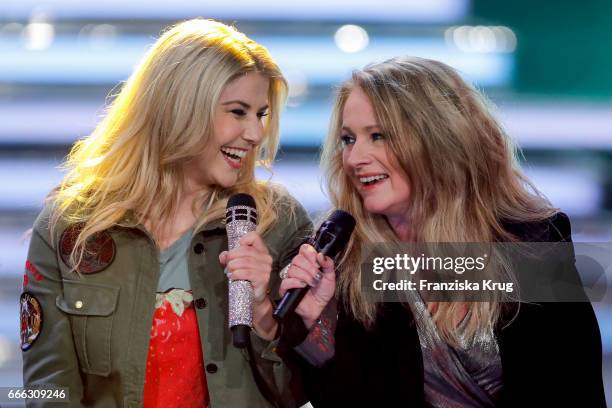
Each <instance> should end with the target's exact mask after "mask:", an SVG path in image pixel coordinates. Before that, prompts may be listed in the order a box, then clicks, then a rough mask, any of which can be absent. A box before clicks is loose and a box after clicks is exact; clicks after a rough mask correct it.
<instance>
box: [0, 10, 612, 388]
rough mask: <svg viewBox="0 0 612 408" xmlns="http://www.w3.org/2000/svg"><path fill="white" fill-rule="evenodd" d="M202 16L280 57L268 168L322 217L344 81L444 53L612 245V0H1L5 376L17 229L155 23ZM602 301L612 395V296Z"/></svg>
mask: <svg viewBox="0 0 612 408" xmlns="http://www.w3.org/2000/svg"><path fill="white" fill-rule="evenodd" d="M198 16H201V17H211V18H217V19H220V20H222V21H224V22H226V23H234V24H235V25H236V26H237V27H238V29H240V30H241V31H244V32H246V33H247V34H248V35H249V36H252V37H253V38H254V39H256V40H257V41H259V42H261V43H262V44H263V45H265V46H267V47H268V49H269V50H270V52H271V53H272V55H273V57H275V58H276V59H277V61H278V62H279V63H280V66H281V68H282V69H283V71H284V73H285V74H286V76H287V78H288V79H289V81H290V100H289V104H288V107H287V109H286V111H285V113H284V115H283V117H282V137H281V142H282V148H281V153H280V155H279V159H278V162H277V164H276V167H275V173H274V175H273V179H274V180H277V181H280V182H282V183H284V184H286V185H287V186H288V187H289V189H290V191H291V192H292V193H293V194H294V195H295V196H296V197H297V198H298V199H300V200H301V201H302V203H304V205H305V206H306V207H307V208H308V209H309V211H311V212H312V213H313V214H316V213H317V212H318V211H321V210H322V209H325V208H326V206H327V200H326V197H325V195H324V194H323V192H322V189H321V187H320V185H321V183H320V181H321V180H320V176H319V171H318V167H317V155H318V148H319V144H320V142H321V140H322V139H323V138H324V136H325V133H326V129H327V122H328V118H329V112H330V102H331V95H332V92H333V89H334V86H335V85H337V84H338V83H339V82H340V81H341V80H343V79H346V78H347V77H348V76H349V74H350V72H351V70H352V69H354V68H360V67H363V66H364V65H365V64H366V63H368V62H372V61H381V60H384V59H386V58H388V57H392V56H396V55H400V54H412V55H417V56H421V57H428V58H433V59H439V60H442V61H444V62H446V63H448V64H450V65H451V66H453V67H455V68H456V69H458V70H459V71H460V72H461V73H462V74H463V75H464V76H465V78H467V79H468V80H470V81H472V82H474V83H475V84H476V85H477V86H478V87H479V88H480V89H483V90H484V91H485V93H486V94H487V95H488V96H489V98H490V99H491V100H492V101H493V102H494V104H495V105H496V106H497V115H498V117H499V118H500V120H501V121H502V123H503V124H504V126H505V128H506V129H507V131H508V133H509V134H510V135H511V136H512V137H514V138H515V139H516V140H517V142H518V143H519V145H520V146H521V147H522V149H523V152H524V161H525V162H524V166H525V169H526V172H527V174H528V175H529V176H530V177H531V179H532V180H533V181H534V182H535V184H536V186H537V187H538V188H539V189H541V191H543V192H544V193H545V194H546V195H547V196H548V197H549V199H550V200H551V201H552V202H553V203H554V204H555V205H556V206H558V207H560V208H561V209H562V210H564V211H565V212H567V213H568V214H569V215H570V217H571V219H572V222H573V232H574V239H575V240H576V241H586V242H593V241H604V242H612V212H611V210H612V75H610V73H611V72H612V53H611V52H610V48H609V44H610V41H611V40H612V25H610V24H609V22H610V21H612V3H610V2H608V1H605V0H599V1H592V0H586V1H582V2H578V3H576V2H571V1H567V0H558V1H556V2H554V3H551V2H531V1H528V0H516V1H513V2H489V1H486V0H471V1H470V0H428V1H420V0H377V1H372V0H352V1H343V0H310V1H308V2H305V3H302V2H289V1H280V0H259V1H243V2H230V1H220V0H210V1H206V2H200V1H195V0H174V1H171V2H167V1H163V0H106V1H104V2H102V1H98V2H93V1H79V0H54V1H47V2H45V1H34V0H9V1H7V0H3V1H1V2H0V248H1V249H0V312H1V313H0V386H19V385H21V383H22V380H21V371H20V370H21V353H20V349H19V346H18V301H17V300H18V296H19V293H20V288H21V279H22V275H23V265H24V262H25V258H26V251H27V240H25V239H24V237H23V235H24V232H25V231H26V230H27V229H28V228H29V227H30V226H31V224H32V222H33V220H34V218H35V216H36V214H37V212H38V211H39V209H40V208H41V204H42V200H43V198H44V196H45V195H46V194H47V192H48V191H49V190H50V189H51V188H52V187H53V186H54V185H56V183H58V182H59V180H60V178H61V171H60V170H59V169H58V165H59V164H60V163H61V161H62V158H63V157H64V155H65V154H66V153H67V151H68V148H69V146H70V144H71V143H72V142H74V141H75V140H76V139H77V138H80V137H83V136H85V135H87V134H88V133H89V132H90V131H91V130H92V129H93V127H94V125H95V123H96V122H97V121H98V120H99V118H100V117H101V115H102V114H103V108H104V104H105V99H106V97H107V95H108V94H109V92H110V91H111V89H112V88H113V87H115V86H117V85H118V84H119V83H120V82H121V81H123V80H125V79H126V78H127V76H128V75H129V73H130V72H131V69H132V67H133V66H134V65H135V64H136V63H137V61H138V60H139V59H140V58H141V57H142V55H143V54H144V52H145V50H146V49H147V47H148V46H150V45H151V44H152V43H153V42H154V40H155V38H156V37H157V36H158V34H159V32H160V30H161V29H162V28H163V27H165V26H167V25H168V24H172V23H174V22H177V21H180V20H183V19H188V18H193V17H198ZM474 160H478V158H477V157H475V158H474ZM262 177H268V175H266V174H262ZM608 272H609V273H608V275H610V273H611V272H612V271H610V270H608ZM585 283H586V284H587V285H588V284H589V282H588V280H587V282H585ZM594 307H595V309H596V313H597V316H598V319H599V324H600V328H601V331H602V337H603V349H604V356H605V357H604V375H605V381H606V389H607V393H608V399H611V398H612V301H610V300H609V297H608V296H606V297H605V299H604V300H603V301H602V302H598V303H596V304H594ZM576 374H577V375H580V373H576Z"/></svg>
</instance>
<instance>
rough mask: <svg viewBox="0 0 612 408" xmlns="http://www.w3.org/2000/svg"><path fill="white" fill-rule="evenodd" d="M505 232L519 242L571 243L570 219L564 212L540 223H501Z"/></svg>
mask: <svg viewBox="0 0 612 408" xmlns="http://www.w3.org/2000/svg"><path fill="white" fill-rule="evenodd" d="M502 225H503V227H504V229H505V230H506V231H508V232H509V233H511V234H512V235H514V236H516V237H517V238H518V239H519V241H521V242H571V241H572V228H571V223H570V219H569V217H568V216H567V214H565V213H564V212H561V211H559V212H557V213H555V214H553V215H552V216H551V217H549V218H546V219H544V220H541V221H528V222H509V221H502Z"/></svg>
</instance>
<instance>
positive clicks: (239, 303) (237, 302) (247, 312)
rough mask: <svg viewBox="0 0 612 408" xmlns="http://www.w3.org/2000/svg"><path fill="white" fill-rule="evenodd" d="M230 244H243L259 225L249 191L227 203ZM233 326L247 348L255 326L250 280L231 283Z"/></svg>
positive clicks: (236, 341)
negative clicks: (248, 234) (241, 242)
mask: <svg viewBox="0 0 612 408" xmlns="http://www.w3.org/2000/svg"><path fill="white" fill-rule="evenodd" d="M225 217H226V224H225V229H226V231H227V245H228V248H229V250H232V249H234V248H238V247H239V246H240V244H239V242H238V241H239V240H240V238H241V237H242V236H243V235H245V234H246V233H248V232H251V231H255V227H257V209H256V207H255V200H254V199H253V197H251V196H250V195H248V194H235V195H233V196H231V197H230V199H229V200H228V202H227V209H226V211H225ZM228 298H229V328H230V330H231V331H232V337H233V343H234V346H235V347H238V348H244V347H246V346H247V344H248V342H249V340H250V338H249V336H250V334H249V333H250V331H251V327H253V310H252V304H253V286H252V285H251V282H249V281H247V280H235V281H230V282H229V296H228Z"/></svg>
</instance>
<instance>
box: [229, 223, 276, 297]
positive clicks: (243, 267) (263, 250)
mask: <svg viewBox="0 0 612 408" xmlns="http://www.w3.org/2000/svg"><path fill="white" fill-rule="evenodd" d="M239 242H240V246H239V247H238V248H234V249H232V250H231V251H223V252H221V253H220V254H219V261H220V262H221V264H222V265H223V266H225V267H226V268H227V271H228V272H229V273H230V274H231V275H229V276H230V280H232V281H234V280H248V281H249V282H251V284H252V285H253V303H254V304H253V308H254V309H257V306H259V305H261V304H262V303H264V302H265V301H266V300H267V299H268V296H267V294H268V282H269V281H270V272H271V271H272V257H271V256H270V253H269V252H268V247H267V246H266V244H265V243H264V241H263V239H261V237H260V236H259V234H257V233H256V232H254V231H252V232H249V233H247V234H245V235H243V236H242V238H240V241H239Z"/></svg>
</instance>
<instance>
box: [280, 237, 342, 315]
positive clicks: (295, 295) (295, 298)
mask: <svg viewBox="0 0 612 408" xmlns="http://www.w3.org/2000/svg"><path fill="white" fill-rule="evenodd" d="M309 243H311V244H314V242H312V241H311V242H309ZM330 248H331V245H326V246H325V247H323V249H322V250H321V251H319V252H321V253H322V254H323V255H325V256H329V255H330V254H328V253H329V252H330V251H329V250H330ZM333 255H334V256H335V255H336V254H333ZM309 290H310V286H308V285H307V286H305V287H303V288H293V289H289V290H288V291H287V293H285V296H283V298H282V299H281V301H280V302H279V304H278V305H277V306H276V309H274V312H273V313H272V316H273V317H274V318H275V319H276V320H278V321H283V320H284V319H285V317H286V316H287V315H288V314H289V313H290V312H293V311H294V310H295V308H296V307H297V305H299V304H300V302H301V301H302V299H304V296H306V293H308V291H309Z"/></svg>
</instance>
